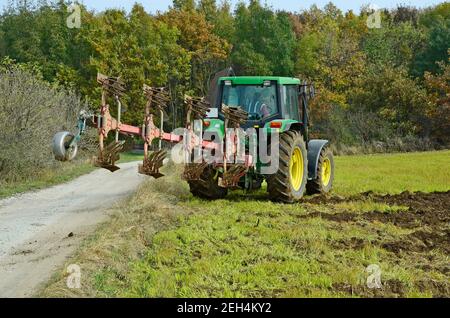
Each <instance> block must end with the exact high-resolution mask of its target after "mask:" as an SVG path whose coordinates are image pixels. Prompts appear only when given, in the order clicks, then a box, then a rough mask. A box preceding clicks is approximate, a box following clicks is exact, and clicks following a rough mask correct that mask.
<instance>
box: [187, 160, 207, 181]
mask: <svg viewBox="0 0 450 318" xmlns="http://www.w3.org/2000/svg"><path fill="white" fill-rule="evenodd" d="M207 167H208V164H207V163H206V162H204V163H190V164H187V165H185V166H184V172H183V176H182V178H183V180H185V181H199V180H201V176H202V174H203V172H204V171H205V169H206V168H207Z"/></svg>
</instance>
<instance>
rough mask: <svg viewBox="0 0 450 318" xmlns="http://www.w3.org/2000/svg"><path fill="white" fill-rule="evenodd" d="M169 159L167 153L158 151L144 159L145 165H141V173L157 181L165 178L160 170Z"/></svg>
mask: <svg viewBox="0 0 450 318" xmlns="http://www.w3.org/2000/svg"><path fill="white" fill-rule="evenodd" d="M166 157H167V151H165V150H158V151H155V152H152V153H151V154H150V155H149V156H148V158H146V159H144V162H143V164H141V165H139V173H140V174H144V175H146V176H150V177H153V178H155V179H158V178H161V177H164V175H163V174H162V173H161V172H159V169H160V168H161V167H162V166H163V165H164V159H166Z"/></svg>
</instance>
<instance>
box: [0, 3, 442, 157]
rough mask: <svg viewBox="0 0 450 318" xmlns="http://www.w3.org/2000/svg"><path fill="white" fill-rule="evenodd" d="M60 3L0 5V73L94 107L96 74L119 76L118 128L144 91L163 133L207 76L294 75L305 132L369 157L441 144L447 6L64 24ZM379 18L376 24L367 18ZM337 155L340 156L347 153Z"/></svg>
mask: <svg viewBox="0 0 450 318" xmlns="http://www.w3.org/2000/svg"><path fill="white" fill-rule="evenodd" d="M68 6H69V2H67V1H63V0H60V1H45V0H38V1H24V0H14V1H9V4H8V6H7V7H6V8H5V9H4V11H3V13H2V14H1V16H0V59H1V66H2V67H0V69H5V68H6V69H7V68H8V66H11V67H12V65H14V66H15V67H16V66H17V65H20V67H21V68H24V69H27V70H29V72H30V73H31V74H36V75H37V76H39V77H40V78H42V79H43V80H44V81H46V82H48V83H51V85H54V86H55V87H60V88H64V89H66V90H71V91H74V92H76V93H78V94H79V95H80V96H82V98H83V99H85V100H86V102H87V103H88V104H90V105H93V108H95V109H96V108H97V107H96V105H98V103H99V98H100V91H99V87H97V85H96V74H97V72H98V71H99V72H102V73H105V74H108V75H114V76H121V77H122V78H123V80H124V81H125V83H126V86H127V89H128V93H127V95H126V97H125V98H124V105H125V107H126V112H125V113H124V115H123V119H124V120H125V121H128V122H131V123H134V124H141V122H142V116H143V109H144V105H145V100H144V98H143V95H142V92H141V91H142V86H143V84H144V83H146V84H148V85H152V86H165V87H167V88H168V89H169V91H170V94H171V95H172V100H173V102H172V104H171V105H170V109H169V110H168V114H169V120H168V122H167V123H166V126H167V127H166V128H167V129H171V128H175V127H178V126H179V125H183V120H184V118H185V117H184V116H185V110H184V108H183V103H182V100H183V96H184V94H190V95H196V96H205V95H206V94H207V92H208V89H209V85H210V80H211V78H212V77H213V76H214V74H215V73H216V72H218V71H220V70H222V69H224V68H227V67H230V66H231V67H232V68H233V70H234V73H235V74H236V75H277V76H292V77H299V78H301V79H303V80H308V81H311V82H313V83H314V84H315V85H316V89H317V97H316V98H315V99H314V101H313V103H312V104H311V105H310V111H311V119H312V124H313V126H312V133H313V135H314V136H317V137H325V138H329V139H331V140H333V141H334V143H335V144H336V145H337V147H338V148H339V147H340V148H341V149H344V147H347V148H348V147H362V148H364V149H369V151H389V150H418V149H416V148H417V147H419V148H421V147H423V148H429V147H445V146H448V144H449V142H450V137H449V135H450V134H449V131H450V106H449V98H450V97H449V96H450V89H449V87H450V85H449V81H450V71H449V53H450V51H449V43H450V3H448V2H445V3H442V4H440V5H437V6H434V7H429V8H425V9H417V8H414V7H408V6H399V7H397V8H396V9H394V10H381V12H373V11H372V10H370V9H369V8H362V9H361V12H360V13H359V14H356V13H355V12H352V11H347V12H343V11H341V10H339V9H338V8H337V7H336V6H335V5H333V4H332V3H329V4H328V5H326V6H325V7H324V8H323V9H321V8H318V7H317V6H312V7H310V8H309V9H308V10H303V11H299V12H287V11H275V10H274V9H272V8H271V7H269V6H267V5H264V4H262V3H261V2H260V1H258V0H251V1H250V2H249V3H248V4H246V3H239V4H237V5H236V6H235V7H232V6H231V5H230V3H229V2H227V1H223V2H220V3H219V2H218V1H216V0H198V1H195V0H174V1H173V4H172V6H171V7H170V8H169V10H167V11H165V12H159V13H156V14H150V13H148V12H146V11H145V9H144V8H143V6H142V5H140V4H135V5H134V6H133V8H132V9H131V10H130V11H129V12H126V11H124V10H118V9H108V10H105V11H103V12H94V11H90V10H88V9H87V8H85V7H83V6H81V27H80V28H72V29H71V28H68V27H67V23H66V20H67V17H68V11H67V8H68ZM373 14H380V18H381V25H380V27H379V28H378V27H375V28H370V27H369V26H370V25H369V26H368V24H367V21H368V19H369V18H370V17H371V15H373ZM347 148H346V149H347Z"/></svg>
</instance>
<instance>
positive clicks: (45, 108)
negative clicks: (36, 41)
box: [0, 67, 84, 183]
mask: <svg viewBox="0 0 450 318" xmlns="http://www.w3.org/2000/svg"><path fill="white" fill-rule="evenodd" d="M83 106H84V105H83V104H82V103H81V101H80V99H79V98H78V97H77V96H76V95H75V94H73V93H71V92H67V91H65V90H63V89H60V88H57V87H53V86H51V85H50V84H48V83H46V82H44V81H43V80H42V79H41V78H40V77H39V76H37V75H35V74H32V73H30V72H29V71H27V70H25V69H23V68H19V67H9V68H7V69H2V70H0V183H2V182H7V181H15V180H19V179H22V178H26V177H27V176H29V175H34V174H36V173H37V172H39V171H40V169H42V168H45V167H50V166H52V165H53V164H54V158H53V154H52V150H51V143H52V138H53V136H54V134H55V133H56V132H58V131H62V130H68V131H74V130H75V129H74V125H75V124H76V119H77V114H78V112H79V110H80V109H81V108H82V107H83Z"/></svg>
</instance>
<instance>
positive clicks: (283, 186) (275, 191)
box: [266, 131, 308, 203]
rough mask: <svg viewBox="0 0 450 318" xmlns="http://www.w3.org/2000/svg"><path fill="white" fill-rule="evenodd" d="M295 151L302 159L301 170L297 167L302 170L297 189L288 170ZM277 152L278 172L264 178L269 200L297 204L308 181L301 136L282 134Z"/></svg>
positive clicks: (293, 133) (297, 133) (305, 154)
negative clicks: (297, 151)
mask: <svg viewBox="0 0 450 318" xmlns="http://www.w3.org/2000/svg"><path fill="white" fill-rule="evenodd" d="M296 149H298V150H299V151H300V153H301V157H302V159H303V160H302V161H303V169H301V167H299V169H300V170H299V171H301V170H303V174H302V175H301V176H299V178H298V180H297V184H298V183H299V182H298V181H300V180H301V183H299V184H300V186H298V185H297V188H296V187H295V185H294V181H292V178H291V169H290V162H291V160H292V158H293V155H294V152H296ZM279 150H280V161H279V168H278V171H277V172H276V173H275V174H273V175H269V176H267V177H266V181H267V191H268V192H269V197H270V200H272V201H275V202H284V203H293V202H297V201H299V200H300V199H302V198H303V195H304V193H305V190H306V183H307V181H308V159H307V150H306V144H305V141H304V139H303V136H302V134H301V133H300V132H298V131H287V132H285V133H282V134H281V135H280V142H279Z"/></svg>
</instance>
